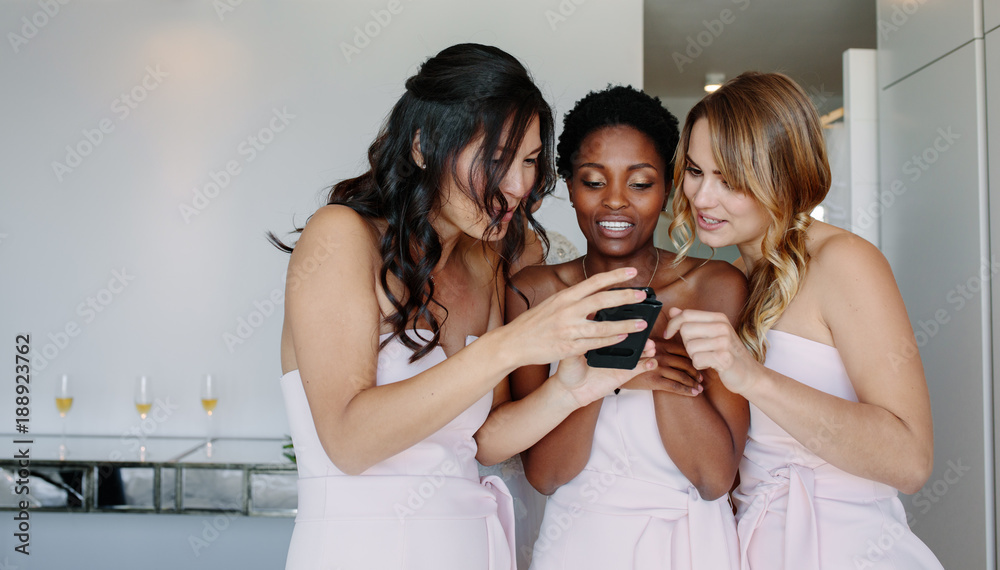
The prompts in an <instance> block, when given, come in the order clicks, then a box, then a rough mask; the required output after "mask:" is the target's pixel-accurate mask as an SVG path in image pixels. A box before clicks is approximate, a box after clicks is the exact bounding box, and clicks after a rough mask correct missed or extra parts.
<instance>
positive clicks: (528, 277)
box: [511, 264, 567, 306]
mask: <svg viewBox="0 0 1000 570" xmlns="http://www.w3.org/2000/svg"><path fill="white" fill-rule="evenodd" d="M560 265H566V264H560ZM560 265H529V266H527V267H525V268H524V269H521V270H520V271H518V272H517V274H516V275H514V276H513V277H511V284H512V285H513V286H514V287H516V288H517V290H518V291H521V292H522V293H524V295H525V297H527V298H528V302H529V303H530V304H531V305H532V306H534V305H536V304H538V303H540V302H542V301H544V300H545V299H547V298H549V297H551V296H552V295H554V294H555V293H556V292H558V291H560V290H562V289H565V288H566V286H567V285H566V284H565V283H564V282H563V280H562V278H561V277H560V275H559V267H560Z"/></svg>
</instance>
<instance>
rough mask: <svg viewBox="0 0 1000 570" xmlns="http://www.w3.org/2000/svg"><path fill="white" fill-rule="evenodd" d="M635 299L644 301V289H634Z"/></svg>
mask: <svg viewBox="0 0 1000 570" xmlns="http://www.w3.org/2000/svg"><path fill="white" fill-rule="evenodd" d="M635 300H636V301H645V300H646V292H645V291H639V290H638V289H636V291H635Z"/></svg>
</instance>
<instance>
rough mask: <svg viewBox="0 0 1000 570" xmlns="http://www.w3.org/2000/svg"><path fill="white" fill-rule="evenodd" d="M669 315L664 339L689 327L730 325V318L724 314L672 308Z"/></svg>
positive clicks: (689, 350) (668, 312)
mask: <svg viewBox="0 0 1000 570" xmlns="http://www.w3.org/2000/svg"><path fill="white" fill-rule="evenodd" d="M667 314H668V315H669V316H670V320H669V321H667V328H666V329H665V330H664V331H663V338H673V336H674V335H675V334H677V332H678V331H679V330H681V328H688V329H690V328H691V327H690V326H689V325H694V324H699V323H700V324H707V323H715V324H725V325H729V317H727V316H726V315H724V314H722V313H710V312H708V311H695V310H692V309H685V310H681V309H678V308H677V307H671V308H670V309H669V310H668V311H667ZM730 326H731V325H730ZM685 347H687V343H686V342H685ZM690 352H691V349H688V353H690Z"/></svg>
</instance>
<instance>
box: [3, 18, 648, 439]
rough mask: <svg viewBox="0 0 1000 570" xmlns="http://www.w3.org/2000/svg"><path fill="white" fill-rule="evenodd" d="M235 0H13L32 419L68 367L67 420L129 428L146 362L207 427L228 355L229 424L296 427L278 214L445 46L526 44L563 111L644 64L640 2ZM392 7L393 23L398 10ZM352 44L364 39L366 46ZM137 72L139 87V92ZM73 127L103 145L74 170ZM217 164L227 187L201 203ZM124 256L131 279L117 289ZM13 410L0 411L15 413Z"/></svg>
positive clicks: (18, 242) (10, 292)
mask: <svg viewBox="0 0 1000 570" xmlns="http://www.w3.org/2000/svg"><path fill="white" fill-rule="evenodd" d="M226 2H227V0H220V2H215V3H214V4H213V3H208V2H191V3H187V2H144V3H134V2H123V1H119V2H100V3H90V4H85V3H70V4H68V5H66V6H61V7H60V10H59V12H58V13H57V14H55V15H54V16H47V15H46V14H45V13H44V12H41V8H39V5H38V4H37V3H36V2H35V1H33V0H18V1H14V2H4V3H2V4H0V22H3V23H4V25H3V26H2V29H3V31H4V32H10V33H14V34H18V35H23V37H24V39H25V40H26V41H25V42H23V43H22V42H21V41H18V40H15V42H14V43H15V44H16V45H6V46H2V48H0V49H2V50H3V56H2V57H0V76H2V77H4V78H5V79H4V84H5V85H4V95H3V97H4V101H3V102H4V107H5V109H7V110H8V111H9V112H8V113H7V117H8V118H7V122H6V124H5V128H4V129H3V130H2V132H0V149H2V152H0V172H2V173H3V184H2V190H0V234H3V237H0V264H2V266H3V267H4V271H3V275H2V277H0V296H2V298H3V299H5V301H4V302H3V303H2V308H0V338H7V339H9V341H10V342H9V343H8V344H9V345H13V340H14V336H15V335H16V334H19V333H31V334H32V338H31V340H32V350H33V353H34V354H35V356H36V360H35V363H36V368H35V370H34V372H33V374H34V383H33V388H34V392H33V398H34V405H33V407H32V425H33V429H34V430H35V431H36V432H49V433H52V432H57V431H58V429H59V424H58V422H57V420H58V416H57V414H56V411H55V407H54V405H52V398H53V393H54V392H53V391H54V380H55V379H56V378H57V377H58V376H59V375H61V374H63V373H67V374H69V375H70V376H71V379H72V382H73V384H74V389H75V394H74V396H75V398H76V399H75V403H74V406H73V409H72V411H71V413H70V414H69V420H68V422H69V430H70V432H71V433H100V434H110V435H117V434H121V433H124V432H126V431H127V430H128V429H129V427H130V426H131V425H133V424H135V423H137V415H136V413H135V410H134V409H133V407H132V398H133V395H132V386H133V382H134V379H135V378H136V377H137V376H139V375H142V374H145V375H148V376H149V377H150V378H151V379H152V381H153V383H154V386H155V391H156V394H157V396H158V397H159V398H161V399H162V400H163V401H164V402H167V401H168V400H169V402H170V404H172V405H174V406H177V409H176V411H174V412H173V414H172V415H171V416H170V418H169V419H168V420H167V421H165V422H163V423H162V424H160V425H158V426H157V434H170V435H189V434H198V433H200V431H201V430H202V429H203V421H204V420H203V415H204V414H203V412H202V411H201V409H200V407H199V404H198V388H197V382H198V380H199V378H200V377H201V376H202V375H204V374H206V373H212V374H213V375H214V376H215V377H216V378H217V379H218V380H219V382H220V384H221V387H222V397H221V400H220V403H219V407H218V409H217V414H216V418H215V419H216V429H217V430H218V431H219V433H220V434H222V435H259V436H276V435H281V434H283V433H285V432H286V431H287V427H286V420H285V418H284V417H283V410H282V406H281V405H280V397H281V396H280V392H279V390H278V384H277V379H278V377H279V376H280V368H279V363H278V339H279V335H280V327H281V320H282V316H281V315H282V310H281V307H280V303H277V305H278V306H276V307H275V308H274V309H273V310H272V309H271V301H272V296H274V297H280V294H281V292H282V291H283V282H282V280H283V278H284V271H285V267H286V265H287V256H286V255H284V254H282V253H280V252H278V251H277V250H275V249H274V248H272V247H271V246H270V245H268V244H267V243H266V242H265V240H264V232H265V231H266V230H274V231H275V232H276V233H279V235H280V234H283V233H284V232H285V231H287V230H290V229H291V227H292V222H293V216H294V221H295V223H296V224H300V225H301V224H302V223H303V222H304V221H305V219H306V216H308V215H309V214H311V213H312V212H313V211H315V209H316V208H317V207H318V206H319V205H321V204H322V203H323V194H324V192H323V189H324V188H325V187H326V186H328V185H330V184H331V183H333V182H336V181H337V180H339V179H342V178H345V177H348V176H351V175H354V174H356V173H358V172H359V171H360V168H361V167H362V166H363V164H364V158H365V151H366V149H367V146H368V144H369V143H370V142H371V140H372V138H373V136H374V134H375V132H376V130H377V128H378V126H379V124H380V122H381V121H382V119H383V118H384V116H385V115H386V113H387V112H388V110H389V108H390V107H391V105H392V103H393V102H395V100H396V99H397V98H398V97H399V95H400V94H401V93H402V84H403V81H404V80H405V78H406V77H407V76H409V75H411V74H412V73H414V72H415V71H416V69H417V66H418V65H419V64H420V63H421V62H422V61H423V60H424V59H425V58H427V57H428V56H430V55H433V54H434V53H436V52H437V51H439V50H440V49H442V48H444V47H446V46H448V45H451V44H454V43H459V42H466V41H474V42H481V43H489V44H495V45H498V46H500V47H502V48H504V49H506V50H508V51H509V52H511V53H512V54H514V55H515V56H517V57H519V58H521V59H522V61H523V62H524V63H525V64H526V65H527V66H528V67H529V69H530V70H531V71H532V73H533V74H534V76H535V78H536V80H537V82H538V83H539V85H540V86H541V87H542V89H543V91H544V92H545V93H546V95H547V96H548V98H549V100H550V102H551V103H552V104H553V105H554V107H555V109H556V110H557V113H558V119H557V123H558V124H559V125H560V126H561V123H562V114H563V113H564V112H565V111H566V110H568V109H569V107H570V106H571V105H572V104H573V103H574V102H575V101H576V100H577V99H578V98H579V97H581V96H582V95H584V94H585V93H586V92H587V91H589V90H592V89H597V88H603V87H604V86H605V85H606V84H607V83H608V82H613V83H631V84H633V85H636V86H641V84H642V33H641V18H642V12H641V10H642V6H641V2H639V1H638V0H630V1H629V2H625V3H619V2H615V3H611V2H590V3H586V4H583V5H580V6H576V5H575V4H574V3H573V2H562V3H560V2H558V1H557V0H549V1H546V2H541V3H538V2H528V1H520V2H514V3H505V4H486V3H481V2H477V3H460V2H446V1H443V0H424V1H422V2H411V1H410V0H401V1H400V3H399V4H398V8H397V11H398V12H399V13H397V14H395V15H393V14H391V13H389V12H388V11H387V8H388V7H389V5H390V4H392V6H393V7H396V4H397V3H396V2H389V1H388V0H372V1H369V2H336V3H321V2H305V1H300V2H291V3H282V4H281V5H280V7H279V6H277V5H272V4H261V3H250V2H243V3H242V4H241V5H238V6H236V7H234V8H232V9H231V11H223V12H219V13H217V11H218V10H219V8H218V7H219V6H228V4H226ZM570 8H572V12H571V11H570ZM373 10H374V11H375V13H376V14H377V15H378V16H379V17H380V18H382V20H383V21H385V20H387V19H388V18H390V17H391V19H388V23H386V24H385V25H384V26H383V25H381V24H378V23H377V22H376V17H375V16H373V14H372V11H373ZM38 14H41V15H38ZM22 18H27V19H28V21H32V20H33V19H34V20H35V21H36V22H39V23H41V22H44V24H45V25H44V26H37V25H27V24H25V22H24V20H22ZM22 28H24V30H22ZM364 30H369V31H374V32H376V35H375V36H374V37H372V38H370V39H368V38H364V37H361V36H359V33H360V32H363V31H364ZM22 33H23V34H22ZM4 35H5V37H8V36H7V34H6V33H5V34H4ZM28 35H32V37H30V38H28V37H27V36H28ZM595 37H605V38H606V37H614V38H615V41H613V42H607V41H594V38H595ZM365 42H368V43H367V45H365ZM350 43H354V44H356V45H360V46H362V47H360V48H358V49H359V50H360V53H353V54H350V61H348V58H347V57H345V55H344V46H345V45H347V44H350ZM144 85H145V86H144ZM132 92H134V93H135V95H136V97H139V98H143V100H142V101H141V102H137V103H133V104H134V105H135V108H134V109H131V108H128V109H127V107H124V106H123V102H122V100H121V99H122V94H123V93H125V94H128V93H132ZM125 109H127V110H128V114H127V115H126V114H125ZM275 110H277V112H276V111H275ZM286 114H287V117H286V116H285V115H286ZM282 117H284V118H282ZM285 123H287V124H285ZM102 125H103V127H104V129H105V130H106V131H109V132H107V133H106V134H99V131H95V129H100V128H101V126H102ZM272 127H275V130H277V129H281V130H280V132H275V133H271V132H268V129H271V128H272ZM84 132H86V133H90V134H89V135H88V134H84ZM272 134H273V137H272ZM88 136H90V137H91V138H93V139H94V141H98V140H99V142H95V143H93V144H91V143H89V142H88V141H87V137H88ZM249 137H257V138H261V139H262V140H264V141H265V142H266V143H267V144H263V143H260V142H258V143H257V145H258V147H259V149H254V148H253V146H252V145H253V144H254V142H253V141H252V140H250V139H249ZM67 145H71V146H74V147H75V146H77V145H79V146H80V147H81V152H83V153H86V154H87V156H84V157H82V159H81V161H80V164H79V165H78V166H75V167H74V166H73V165H74V164H76V162H70V163H67V157H66V155H67V153H68V151H67V150H66V148H65V147H66V146H67ZM88 146H92V147H96V148H93V150H91V149H90V148H88ZM70 160H75V159H72V158H71V159H70ZM55 162H59V163H62V164H68V165H69V166H68V168H69V169H70V171H67V170H65V169H63V168H61V167H54V166H53V164H54V163H55ZM227 165H229V166H231V167H232V168H233V172H238V174H225V169H226V167H227ZM54 168H55V169H54ZM56 170H58V172H56ZM213 177H214V178H215V179H219V180H221V181H223V185H225V184H224V183H225V182H226V180H225V179H226V178H227V177H228V178H229V180H228V185H225V187H224V188H222V189H221V191H219V192H218V194H217V196H216V197H214V198H211V199H208V200H204V201H202V200H201V199H198V200H196V193H195V190H196V189H197V190H198V191H199V192H213V191H214V187H212V186H210V185H211V184H213ZM562 192H563V194H564V193H565V190H564V189H563V190H562ZM551 202H552V203H548V204H546V205H544V206H543V208H542V211H541V214H540V217H541V219H542V220H543V222H545V223H546V225H547V226H548V227H551V228H553V229H555V230H557V231H560V232H562V233H564V234H567V235H570V236H571V237H572V238H573V239H576V240H577V241H578V245H581V246H582V245H583V242H582V239H580V238H579V234H578V232H579V230H578V229H577V227H576V222H575V218H574V217H573V216H572V215H569V213H568V212H569V210H568V207H567V205H566V203H565V201H560V200H558V199H553V200H552V201H551ZM181 207H187V208H192V209H193V211H195V212H196V213H195V214H192V213H190V212H191V211H192V210H188V214H187V216H185V214H184V213H183V212H182V211H181ZM199 207H203V209H198V208H199ZM574 232H575V233H574ZM116 271H117V272H124V274H125V276H126V277H125V280H126V282H127V286H125V285H120V284H118V283H113V284H111V285H110V287H111V289H108V288H109V282H110V281H113V280H114V279H115V272H116ZM105 289H108V290H105ZM102 290H105V291H103V292H102ZM113 291H119V292H113ZM88 298H95V301H94V303H95V304H96V305H97V307H98V308H99V309H100V312H97V310H95V309H90V308H88V307H87V305H86V303H87V300H88ZM105 304H106V306H104V305H105ZM241 319H242V320H244V321H245V322H248V323H249V324H248V325H243V326H242V327H241V324H240V321H241ZM254 325H256V326H254ZM67 327H69V331H70V333H71V334H66V332H65V331H66V329H67ZM240 333H242V334H243V336H248V338H245V339H243V338H240ZM227 335H228V336H227ZM227 339H228V342H227ZM47 345H48V346H47ZM13 413H14V412H13V409H12V406H2V407H0V425H3V426H10V425H13ZM2 429H5V428H0V430H2ZM6 429H10V428H6Z"/></svg>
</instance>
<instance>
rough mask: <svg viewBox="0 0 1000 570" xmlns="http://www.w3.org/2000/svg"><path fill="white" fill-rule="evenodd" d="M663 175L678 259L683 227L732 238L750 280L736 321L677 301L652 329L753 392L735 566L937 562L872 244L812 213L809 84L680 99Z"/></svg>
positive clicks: (914, 397) (894, 321)
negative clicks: (912, 512)
mask: <svg viewBox="0 0 1000 570" xmlns="http://www.w3.org/2000/svg"><path fill="white" fill-rule="evenodd" d="M674 180H675V184H676V185H677V186H678V187H679V188H680V189H681V190H682V192H680V193H678V195H677V198H676V199H675V201H674V203H673V211H674V215H675V219H674V221H673V222H672V223H671V225H670V232H671V235H672V236H674V239H675V241H676V242H677V244H678V247H679V249H680V252H681V255H680V259H683V255H684V253H685V252H686V251H688V249H689V248H690V247H691V245H692V242H693V238H694V236H695V235H697V237H698V238H699V239H700V240H701V241H702V242H704V243H705V244H707V245H709V246H711V247H722V246H726V245H736V246H737V247H738V248H739V250H740V254H741V257H742V260H743V263H744V265H745V267H746V270H745V271H746V274H747V276H748V279H749V282H750V297H749V300H748V302H747V305H746V307H745V308H744V310H743V312H742V314H741V315H740V319H739V326H738V327H736V328H734V327H733V326H732V325H731V324H730V321H729V319H728V318H726V316H725V315H723V314H719V313H711V312H703V311H694V310H680V309H676V308H675V309H671V311H670V316H671V321H670V323H669V324H668V325H667V328H666V331H665V332H664V336H665V337H667V338H671V337H674V336H675V335H679V336H680V338H681V339H682V340H683V342H684V346H685V347H686V348H687V351H688V353H689V355H690V357H691V360H692V362H693V364H694V366H695V368H697V369H700V370H706V369H709V368H711V369H713V370H715V371H716V372H717V373H718V374H719V378H720V379H721V380H722V382H723V384H724V385H725V386H726V387H727V388H728V389H729V390H730V391H732V392H734V393H736V394H739V395H741V396H743V397H745V398H746V399H747V400H748V401H749V402H750V414H751V420H750V431H749V438H748V440H747V444H746V448H745V450H744V454H743V460H742V462H741V463H740V485H739V487H738V488H737V489H736V490H735V491H734V493H733V497H734V499H735V500H736V505H737V520H738V534H739V538H740V549H741V566H742V568H744V569H746V568H751V569H764V570H779V569H788V570H791V569H795V570H810V569H820V568H823V569H833V568H837V569H840V568H897V569H898V568H906V569H908V570H912V569H922V568H941V564H940V563H939V562H938V561H937V559H936V558H935V557H934V555H933V554H932V553H931V551H930V550H929V549H928V548H927V547H926V546H925V545H924V544H923V543H922V542H921V541H920V540H919V539H918V538H917V537H916V536H915V535H914V534H913V533H912V532H911V531H910V529H909V528H908V526H907V523H906V516H905V513H904V512H903V507H902V504H901V503H900V501H899V499H898V498H897V496H896V495H897V489H898V490H901V491H903V492H906V493H913V492H915V491H917V490H919V489H920V488H921V486H923V484H924V483H925V482H926V481H927V478H928V477H929V476H930V473H931V468H932V465H933V434H932V425H931V410H930V401H929V397H928V393H927V384H926V380H925V378H924V371H923V367H922V365H921V362H920V359H919V358H916V357H914V358H906V357H904V356H901V355H896V358H893V353H894V351H895V350H896V349H897V348H896V347H898V345H899V344H898V343H899V339H900V338H903V339H907V341H908V342H909V343H911V344H912V345H913V346H916V342H915V340H914V337H913V332H912V330H911V329H910V325H909V320H908V318H907V315H906V308H905V307H904V306H903V301H902V298H901V297H900V294H899V290H898V288H897V286H896V282H895V280H894V279H893V276H892V271H891V269H890V267H889V264H888V263H887V262H886V260H885V258H884V257H883V256H882V254H881V253H880V252H879V251H878V249H876V248H875V247H874V246H872V245H871V244H869V243H868V242H866V241H865V240H863V239H861V238H859V237H857V236H855V235H853V234H851V233H850V232H847V231H845V230H842V229H839V228H836V227H833V226H830V225H828V224H825V223H822V222H818V221H815V220H813V219H812V218H811V217H810V212H811V211H812V210H813V208H815V207H816V206H817V205H818V204H819V203H820V202H821V201H822V200H823V197H824V196H825V195H826V193H827V190H828V189H829V187H830V168H829V165H828V163H827V159H826V151H825V149H824V144H823V136H822V130H821V127H820V124H819V118H818V117H817V115H816V112H815V109H814V108H813V106H812V104H811V102H810V101H809V98H808V97H807V96H806V94H805V93H804V92H803V90H802V89H801V88H800V87H799V86H798V85H796V84H795V83H794V82H793V81H792V80H790V79H789V78H788V77H786V76H784V75H780V74H757V73H745V74H743V75H741V76H739V77H737V78H735V79H733V80H732V81H730V82H728V83H727V84H725V85H724V86H723V87H722V88H721V89H719V90H718V91H717V92H715V93H713V94H711V95H709V96H707V97H706V98H705V99H703V100H702V101H701V102H699V103H698V104H697V105H696V106H695V107H694V108H693V109H692V110H691V112H690V113H689V114H688V117H687V121H686V123H685V125H684V129H683V132H682V134H681V142H680V148H679V152H678V159H677V168H676V170H675V173H674ZM890 542H891V544H892V546H891V548H878V549H872V548H871V544H873V543H874V544H876V545H878V544H883V545H884V544H888V543H890Z"/></svg>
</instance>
